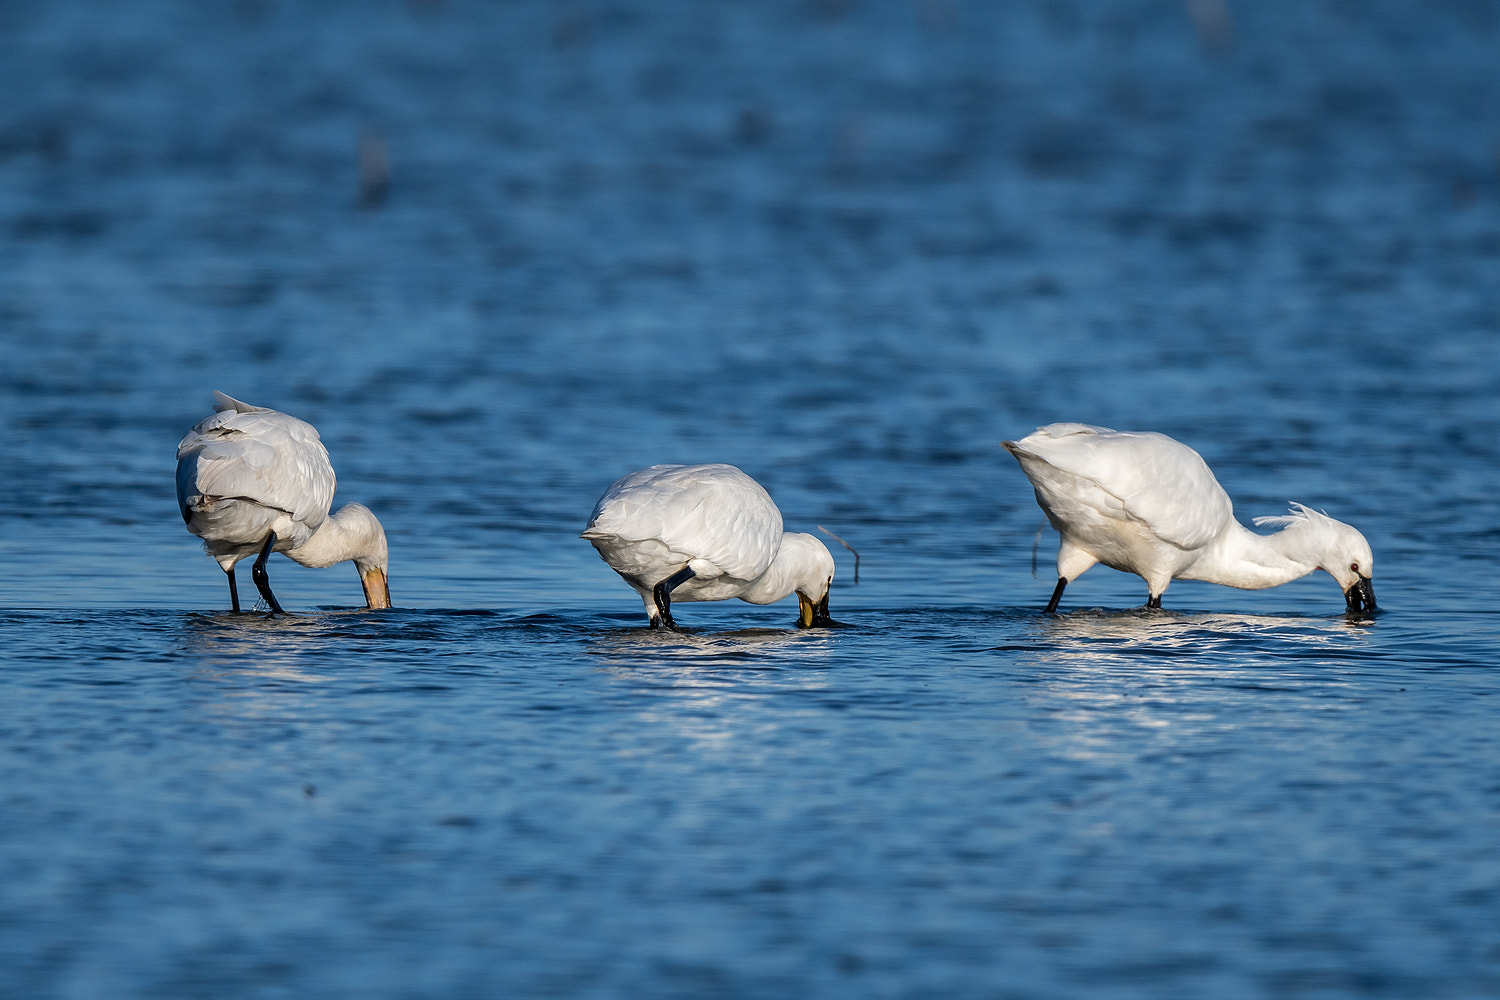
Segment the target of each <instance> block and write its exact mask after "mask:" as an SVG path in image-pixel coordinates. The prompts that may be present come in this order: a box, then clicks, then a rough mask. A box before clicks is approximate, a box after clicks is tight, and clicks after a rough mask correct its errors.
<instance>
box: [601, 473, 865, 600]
mask: <svg viewBox="0 0 1500 1000" xmlns="http://www.w3.org/2000/svg"><path fill="white" fill-rule="evenodd" d="M579 537H581V538H586V539H588V540H589V541H590V542H591V543H593V546H594V548H595V549H597V550H598V551H599V556H600V558H602V559H603V560H604V561H605V562H607V563H609V565H610V568H611V569H613V570H614V571H615V572H616V573H619V574H620V576H622V577H623V578H624V579H625V582H626V583H628V584H630V586H631V587H633V588H635V590H636V592H637V593H638V594H640V595H641V600H642V601H643V602H644V603H645V605H646V614H647V616H649V617H650V619H651V627H652V628H657V627H658V626H661V627H665V628H669V629H676V627H677V623H676V622H674V621H673V620H672V600H673V598H676V599H677V600H679V601H722V600H726V599H728V598H730V597H738V598H739V599H740V600H742V601H748V602H750V603H751V604H771V603H773V602H775V601H779V600H781V599H782V598H783V597H786V596H787V595H788V594H790V593H792V592H793V591H796V593H797V600H798V603H799V609H798V616H797V625H798V626H799V627H800V628H814V627H818V626H827V625H833V624H835V622H834V621H833V619H832V618H830V617H829V616H828V589H829V586H830V585H831V584H832V583H833V556H832V555H830V554H829V552H828V548H827V547H826V546H825V545H824V544H823V543H822V542H820V541H819V540H818V539H816V538H814V537H813V536H812V535H807V534H802V533H799V532H793V531H782V528H781V511H780V510H778V509H777V507H776V504H775V503H774V502H773V501H772V500H771V495H770V494H769V493H767V492H766V491H765V488H764V487H762V486H761V485H760V484H759V483H757V482H756V481H755V480H754V479H751V478H750V477H749V476H747V475H745V474H744V473H743V472H741V471H740V470H739V469H736V468H735V467H734V466H732V465H653V466H651V467H650V468H649V469H641V470H639V471H638V472H632V473H630V474H629V475H628V476H623V477H621V478H620V479H617V480H615V482H614V484H613V485H611V486H610V488H609V489H607V490H605V491H604V495H603V496H602V497H600V498H599V502H598V503H596V504H595V505H594V513H593V514H592V515H591V516H590V517H589V523H588V527H587V528H585V529H584V531H583V534H582V535H580V536H579Z"/></svg>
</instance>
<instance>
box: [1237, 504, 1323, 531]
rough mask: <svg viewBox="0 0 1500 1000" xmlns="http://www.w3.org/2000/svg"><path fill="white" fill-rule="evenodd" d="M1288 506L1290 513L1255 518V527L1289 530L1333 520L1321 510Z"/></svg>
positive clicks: (1295, 505)
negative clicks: (1296, 526) (1299, 525)
mask: <svg viewBox="0 0 1500 1000" xmlns="http://www.w3.org/2000/svg"><path fill="white" fill-rule="evenodd" d="M1290 506H1291V508H1292V509H1291V512H1290V513H1287V514H1274V515H1271V516H1270V517H1257V518H1255V519H1254V520H1255V526H1256V527H1257V528H1290V527H1293V526H1295V525H1298V524H1312V523H1316V522H1319V521H1331V520H1333V518H1331V517H1329V516H1328V515H1327V514H1325V513H1323V512H1322V511H1321V510H1313V509H1312V508H1311V507H1309V506H1307V505H1306V504H1300V503H1292V504H1291V505H1290Z"/></svg>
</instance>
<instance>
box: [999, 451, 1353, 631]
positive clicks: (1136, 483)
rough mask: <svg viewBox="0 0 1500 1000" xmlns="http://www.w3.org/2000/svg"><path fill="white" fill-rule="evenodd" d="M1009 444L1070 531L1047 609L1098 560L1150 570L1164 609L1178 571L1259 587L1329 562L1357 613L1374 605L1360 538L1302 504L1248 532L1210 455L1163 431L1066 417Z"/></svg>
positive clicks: (1056, 519)
mask: <svg viewBox="0 0 1500 1000" xmlns="http://www.w3.org/2000/svg"><path fill="white" fill-rule="evenodd" d="M1004 444H1005V447H1006V449H1007V450H1008V451H1009V452H1010V453H1011V454H1012V455H1014V456H1015V457H1016V460H1017V461H1019V462H1020V463H1021V470H1022V471H1023V472H1025V473H1026V477H1027V478H1028V479H1030V480H1031V485H1032V486H1033V487H1034V488H1035V490H1036V500H1037V503H1039V504H1040V505H1041V507H1042V510H1043V511H1045V512H1046V514H1047V520H1049V521H1051V522H1052V527H1054V528H1056V529H1057V532H1058V534H1059V535H1061V536H1062V541H1061V542H1060V543H1059V545H1058V549H1057V588H1056V589H1055V590H1053V592H1052V600H1050V601H1049V602H1047V611H1048V612H1053V611H1056V610H1057V603H1058V601H1059V600H1061V598H1062V594H1063V588H1065V587H1066V586H1067V585H1068V583H1069V582H1070V581H1072V580H1075V579H1077V578H1078V576H1079V574H1081V573H1083V571H1084V570H1086V569H1088V568H1089V567H1090V566H1092V565H1094V563H1096V562H1097V563H1103V564H1104V565H1106V566H1110V567H1113V568H1114V569H1118V570H1123V571H1125V572H1126V573H1134V574H1136V575H1137V576H1139V577H1141V578H1143V579H1144V580H1145V581H1146V592H1147V601H1146V607H1148V608H1159V607H1161V595H1162V592H1163V591H1165V590H1166V589H1167V584H1169V583H1170V582H1171V581H1173V580H1206V581H1208V582H1209V583H1220V584H1224V585H1225V586H1229V587H1238V588H1240V589H1242V590H1260V589H1262V588H1265V587H1275V586H1277V585H1278V584H1282V583H1286V582H1288V581H1289V580H1295V579H1297V578H1298V577H1301V576H1306V575H1307V574H1308V573H1311V572H1312V571H1313V570H1317V569H1321V570H1324V571H1326V572H1327V573H1328V574H1329V575H1330V576H1332V577H1333V578H1334V580H1336V581H1337V582H1338V585H1339V587H1340V588H1341V589H1342V590H1343V591H1344V597H1345V599H1346V600H1347V611H1348V613H1349V614H1359V613H1362V612H1365V611H1370V612H1373V611H1375V610H1376V607H1375V589H1374V586H1373V585H1372V584H1371V582H1370V578H1371V577H1372V576H1373V575H1374V570H1375V559H1374V556H1373V555H1372V554H1371V552H1370V543H1369V542H1367V541H1365V537H1364V536H1363V535H1361V534H1360V533H1359V532H1358V531H1356V530H1355V529H1354V528H1352V527H1350V526H1349V525H1347V524H1345V523H1343V522H1342V521H1335V520H1334V519H1333V518H1331V517H1329V516H1328V515H1327V514H1324V513H1321V512H1319V511H1316V510H1313V509H1312V508H1310V507H1306V506H1303V505H1302V504H1298V503H1294V504H1292V505H1291V513H1290V514H1286V515H1282V516H1279V517H1258V518H1256V519H1255V523H1256V524H1257V525H1260V526H1267V527H1279V528H1281V529H1282V530H1281V531H1278V532H1276V533H1275V534H1271V535H1258V534H1256V533H1254V532H1252V531H1250V530H1249V529H1247V528H1245V527H1243V526H1242V525H1241V524H1240V523H1239V522H1238V521H1236V520H1235V518H1234V507H1233V505H1232V504H1231V503H1230V501H1229V495H1228V494H1227V493H1225V492H1224V488H1223V487H1222V486H1220V485H1219V481H1218V480H1217V479H1215V478H1214V474H1213V473H1212V472H1210V471H1209V468H1208V465H1207V464H1206V463H1205V462H1204V461H1203V458H1202V456H1200V455H1199V454H1198V453H1197V452H1196V451H1194V450H1193V449H1191V448H1189V447H1188V446H1187V445H1185V444H1182V443H1180V442H1178V441H1174V440H1173V439H1172V438H1169V437H1167V436H1166V435H1165V434H1157V433H1154V432H1145V433H1128V432H1123V431H1115V430H1110V429H1109V428H1107V427H1092V426H1090V425H1088V424H1074V423H1060V424H1048V425H1047V426H1046V427H1041V428H1038V429H1037V431H1036V432H1035V433H1033V434H1030V435H1028V436H1026V437H1024V438H1022V439H1021V440H1020V441H1006V442H1004Z"/></svg>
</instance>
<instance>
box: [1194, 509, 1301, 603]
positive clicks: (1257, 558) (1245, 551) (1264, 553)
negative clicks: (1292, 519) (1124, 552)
mask: <svg viewBox="0 0 1500 1000" xmlns="http://www.w3.org/2000/svg"><path fill="white" fill-rule="evenodd" d="M1318 560H1319V556H1318V555H1317V554H1315V553H1314V552H1312V551H1311V550H1310V548H1309V546H1308V544H1307V539H1306V537H1305V536H1304V534H1303V533H1302V532H1300V531H1298V530H1297V528H1296V527H1291V528H1283V529H1282V530H1281V531H1278V532H1276V533H1275V534H1272V535H1257V534H1256V533H1255V532H1253V531H1251V530H1250V529H1249V528H1246V527H1244V526H1243V525H1241V524H1240V523H1239V522H1237V521H1236V522H1234V523H1233V527H1232V528H1231V529H1230V530H1229V531H1226V532H1225V533H1224V534H1223V535H1222V536H1220V537H1219V538H1218V540H1216V541H1215V542H1214V543H1213V545H1211V546H1209V547H1208V549H1206V550H1205V551H1204V553H1203V555H1202V557H1201V558H1199V559H1198V560H1197V561H1196V562H1194V563H1193V565H1192V566H1190V567H1188V568H1187V570H1185V571H1184V572H1182V573H1181V574H1179V575H1180V576H1181V577H1182V578H1183V579H1185V580H1206V581H1207V582H1209V583H1218V584H1223V585H1225V586H1229V587H1238V588H1240V589H1241V590H1263V589H1264V588H1266V587H1276V586H1280V585H1281V584H1283V583H1287V582H1289V581H1291V580H1295V579H1297V578H1298V577H1302V576H1306V575H1307V574H1308V573H1311V572H1312V571H1313V570H1315V569H1317V568H1318Z"/></svg>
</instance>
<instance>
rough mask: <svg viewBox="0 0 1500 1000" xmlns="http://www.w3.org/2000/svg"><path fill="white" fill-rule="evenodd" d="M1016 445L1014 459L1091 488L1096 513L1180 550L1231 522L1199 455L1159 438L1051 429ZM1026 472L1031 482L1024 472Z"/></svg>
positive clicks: (1225, 500)
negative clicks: (1127, 522) (1036, 462)
mask: <svg viewBox="0 0 1500 1000" xmlns="http://www.w3.org/2000/svg"><path fill="white" fill-rule="evenodd" d="M1014 444H1015V448H1014V449H1013V450H1015V451H1017V455H1018V457H1022V456H1031V457H1033V458H1035V459H1040V460H1041V461H1042V462H1044V463H1046V465H1048V466H1051V467H1052V468H1054V469H1057V470H1060V471H1061V472H1063V473H1065V474H1066V475H1067V476H1069V477H1072V478H1074V479H1076V480H1080V481H1083V482H1084V483H1086V484H1091V485H1092V486H1094V487H1096V488H1097V490H1098V491H1100V494H1102V495H1099V494H1095V496H1096V497H1097V500H1096V501H1095V502H1094V503H1093V504H1092V506H1093V507H1094V509H1095V510H1096V511H1097V512H1098V513H1100V514H1102V515H1104V516H1105V517H1112V518H1130V519H1132V520H1136V521H1139V522H1141V523H1142V524H1144V525H1145V526H1146V527H1147V528H1148V529H1149V530H1150V531H1151V533H1152V534H1154V535H1156V537H1158V538H1160V539H1162V540H1163V541H1167V542H1171V543H1172V544H1174V545H1177V546H1180V547H1182V548H1185V549H1193V548H1198V547H1199V546H1202V545H1205V544H1207V543H1208V542H1209V541H1211V540H1212V539H1213V538H1214V537H1215V536H1217V535H1218V534H1219V532H1220V531H1222V530H1223V527H1224V524H1225V523H1226V522H1227V521H1229V520H1231V519H1233V517H1234V506H1233V504H1232V503H1231V502H1230V499H1229V495H1228V494H1227V493H1225V492H1224V488H1223V487H1222V486H1220V485H1219V481H1218V480H1217V479H1215V478H1214V474H1213V472H1212V471H1211V470H1210V469H1209V467H1208V465H1207V463H1205V462H1204V461H1203V458H1202V456H1200V455H1199V454H1198V453H1197V452H1196V451H1194V450H1193V449H1191V448H1189V447H1188V446H1187V445H1185V444H1182V443H1180V442H1178V441H1174V440H1173V439H1172V438H1169V437H1167V436H1166V435H1165V434H1157V433H1155V432H1150V431H1148V432H1125V431H1115V430H1111V429H1109V428H1107V427H1093V426H1091V425H1088V424H1049V425H1047V426H1046V427H1042V428H1039V429H1038V430H1037V431H1036V432H1035V433H1033V434H1030V435H1028V436H1027V437H1025V438H1023V439H1022V440H1021V441H1019V442H1015V443H1014ZM1022 464H1023V466H1025V465H1026V464H1027V463H1026V462H1025V461H1023V463H1022ZM1027 474H1028V476H1031V478H1032V480H1033V482H1034V483H1035V482H1036V481H1037V478H1036V476H1035V475H1032V470H1031V469H1030V468H1028V469H1027ZM1041 488H1042V487H1041V486H1040V485H1038V489H1039V490H1041Z"/></svg>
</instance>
